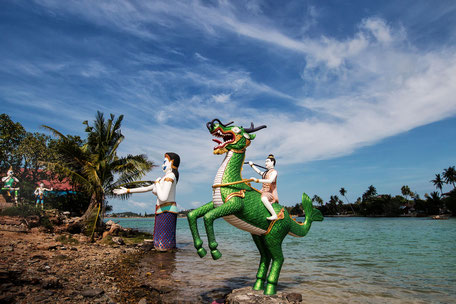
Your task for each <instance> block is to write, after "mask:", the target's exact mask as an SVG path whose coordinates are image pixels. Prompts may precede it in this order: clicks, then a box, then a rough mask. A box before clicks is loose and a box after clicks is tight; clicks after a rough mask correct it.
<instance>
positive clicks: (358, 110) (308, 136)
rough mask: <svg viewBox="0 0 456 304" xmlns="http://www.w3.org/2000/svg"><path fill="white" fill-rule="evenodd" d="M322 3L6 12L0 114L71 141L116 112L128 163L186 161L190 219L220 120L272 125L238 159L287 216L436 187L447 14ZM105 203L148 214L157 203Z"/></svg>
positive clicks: (56, 6)
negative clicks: (268, 171)
mask: <svg viewBox="0 0 456 304" xmlns="http://www.w3.org/2000/svg"><path fill="white" fill-rule="evenodd" d="M279 2H280V4H279ZM321 2H322V1H302V0H299V1H286V4H283V3H282V1H170V0H168V1H59V0H36V1H2V3H1V4H0V41H1V43H0V103H1V107H2V112H5V113H7V114H8V115H10V116H11V118H12V119H13V120H15V121H19V122H21V123H22V124H23V125H24V126H25V127H26V129H27V130H28V131H41V132H42V131H43V130H42V129H40V127H39V126H40V125H42V124H46V125H50V126H52V127H54V128H56V129H58V130H60V131H62V132H63V133H67V134H78V135H83V130H84V128H83V125H82V121H84V120H89V121H90V120H93V118H94V116H95V113H96V111H97V110H100V111H102V112H104V113H105V114H109V113H113V114H116V115H119V114H124V115H125V118H124V123H123V128H122V131H123V133H124V135H125V136H126V139H125V141H124V143H123V144H122V145H121V148H120V152H121V154H127V153H132V154H139V153H145V154H147V155H148V157H149V158H150V159H151V160H154V161H156V162H157V163H158V164H159V163H161V162H162V158H163V154H164V153H165V152H167V151H172V152H176V153H179V154H180V155H181V159H182V163H181V167H180V174H181V178H180V181H179V185H178V194H177V201H178V204H179V205H180V207H181V208H184V209H186V208H194V207H197V206H199V205H201V204H203V203H205V202H208V201H210V200H211V187H210V186H211V184H212V180H213V178H214V176H215V173H216V171H217V168H218V165H219V163H220V162H221V161H222V157H221V156H216V155H213V154H212V147H213V142H212V141H211V138H212V137H211V136H210V135H209V134H208V132H207V129H206V127H205V123H206V122H207V121H210V120H212V119H213V118H216V117H217V118H219V119H221V120H222V121H231V120H234V121H235V123H236V124H239V125H244V126H245V125H248V124H249V123H250V122H254V123H255V124H256V125H260V124H266V125H267V126H268V128H267V129H264V130H261V131H259V132H258V133H257V138H256V139H255V140H254V141H253V143H252V145H251V147H250V148H249V150H248V151H247V159H248V160H253V161H255V162H257V163H263V162H264V159H265V157H266V156H267V155H268V154H269V153H273V154H275V155H276V157H277V169H278V171H279V198H280V200H281V203H282V204H284V205H292V204H295V203H296V202H298V201H299V199H300V196H301V193H302V192H307V193H308V194H309V195H311V196H313V195H314V194H318V195H320V196H321V197H323V198H324V199H325V200H328V199H329V196H330V195H333V194H338V191H339V189H340V187H345V189H347V196H348V198H349V199H350V200H351V201H354V200H355V199H356V198H357V197H359V196H361V195H362V193H363V192H364V191H365V190H366V189H367V187H368V186H369V185H371V184H373V185H374V186H376V187H377V190H378V192H379V193H389V194H393V195H395V194H399V193H400V188H401V186H402V185H405V184H406V185H409V186H410V188H411V189H412V190H413V191H415V192H418V193H419V194H420V195H424V193H429V192H431V191H434V190H435V189H434V187H433V185H432V184H431V183H430V182H429V181H430V180H431V179H433V178H434V174H436V173H440V172H441V171H442V170H443V169H444V168H447V167H448V166H453V165H456V155H455V152H454V151H455V148H456V144H455V141H454V137H455V136H454V134H455V131H456V98H455V96H456V2H454V1H324V3H321ZM243 174H244V176H245V177H249V176H254V172H253V171H252V170H251V169H250V168H248V167H246V168H245V171H244V173H243ZM160 175H161V172H160V170H159V169H158V168H157V169H155V170H153V171H152V172H151V173H150V174H149V175H148V176H147V177H146V178H149V179H155V178H156V177H158V176H160ZM110 203H111V204H112V205H113V206H114V211H126V210H130V211H136V212H144V211H146V212H148V213H150V212H151V211H152V210H153V209H154V203H155V197H153V196H152V194H137V195H135V196H132V197H131V198H130V200H128V201H120V200H111V201H110Z"/></svg>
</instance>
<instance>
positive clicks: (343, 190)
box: [339, 187, 355, 214]
mask: <svg viewBox="0 0 456 304" xmlns="http://www.w3.org/2000/svg"><path fill="white" fill-rule="evenodd" d="M339 193H340V195H342V196H343V197H345V200H346V201H347V203H348V205H349V206H350V208H351V210H352V212H353V214H355V210H354V209H353V206H352V204H351V203H350V202H349V201H348V198H347V197H346V196H345V194H347V190H345V188H344V187H342V188H340V190H339Z"/></svg>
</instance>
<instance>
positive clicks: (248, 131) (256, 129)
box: [244, 122, 267, 133]
mask: <svg viewBox="0 0 456 304" xmlns="http://www.w3.org/2000/svg"><path fill="white" fill-rule="evenodd" d="M264 128H267V127H266V126H265V125H262V126H259V127H256V128H255V127H254V126H253V122H252V123H250V128H248V129H244V131H245V132H247V133H253V132H256V131H258V130H261V129H264Z"/></svg>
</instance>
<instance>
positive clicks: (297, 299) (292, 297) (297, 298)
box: [286, 292, 302, 303]
mask: <svg viewBox="0 0 456 304" xmlns="http://www.w3.org/2000/svg"><path fill="white" fill-rule="evenodd" d="M286 298H287V300H288V301H290V302H291V303H301V301H302V294H300V293H296V292H293V293H289V294H287V295H286Z"/></svg>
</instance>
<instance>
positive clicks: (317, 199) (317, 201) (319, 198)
mask: <svg viewBox="0 0 456 304" xmlns="http://www.w3.org/2000/svg"><path fill="white" fill-rule="evenodd" d="M312 202H316V203H317V204H319V205H320V207H322V206H323V199H322V198H321V197H319V196H318V195H316V194H315V195H314V196H313V197H312Z"/></svg>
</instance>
